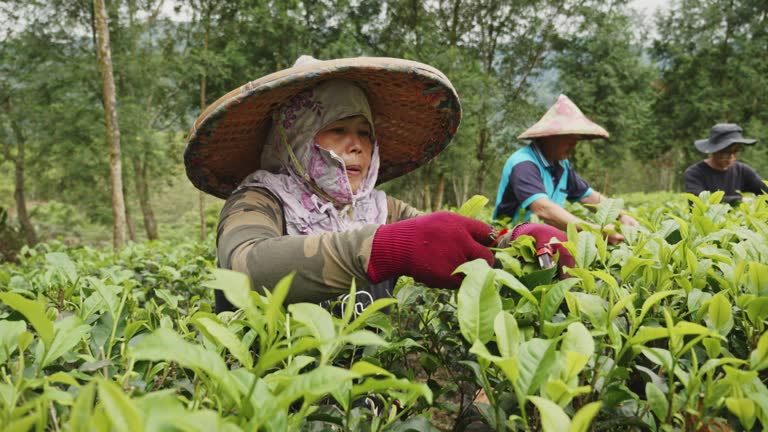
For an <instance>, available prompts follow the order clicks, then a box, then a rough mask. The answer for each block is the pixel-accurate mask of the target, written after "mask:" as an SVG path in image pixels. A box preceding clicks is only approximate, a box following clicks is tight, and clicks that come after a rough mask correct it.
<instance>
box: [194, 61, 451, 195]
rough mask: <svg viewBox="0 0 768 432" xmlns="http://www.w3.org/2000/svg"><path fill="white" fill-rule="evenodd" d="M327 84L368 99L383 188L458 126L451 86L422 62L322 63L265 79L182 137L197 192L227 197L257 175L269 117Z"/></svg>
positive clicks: (234, 94) (217, 106)
mask: <svg viewBox="0 0 768 432" xmlns="http://www.w3.org/2000/svg"><path fill="white" fill-rule="evenodd" d="M331 79H344V80H348V81H351V82H353V83H355V84H356V85H357V86H359V87H360V88H361V89H362V90H363V91H364V92H365V93H366V96H367V97H368V100H369V104H370V106H371V111H372V114H373V116H374V122H375V127H376V138H377V140H378V143H379V155H380V157H381V165H380V166H381V168H380V169H379V175H378V179H379V180H378V182H379V183H383V182H385V181H387V180H391V179H393V178H396V177H398V176H401V175H403V174H405V173H408V172H410V171H412V170H414V169H416V168H418V167H419V166H421V165H422V164H424V163H425V162H427V161H428V160H430V159H432V158H433V157H434V156H436V155H437V154H439V153H440V152H441V151H442V150H443V149H444V148H445V147H446V146H447V145H448V143H449V142H450V140H451V138H453V135H454V134H455V133H456V129H457V128H458V125H459V123H460V121H461V106H460V104H459V99H458V95H457V94H456V91H455V89H454V88H453V86H452V84H451V82H450V81H449V80H448V78H446V77H445V75H443V74H442V73H441V72H440V71H438V70H437V69H435V68H432V67H431V66H428V65H425V64H423V63H419V62H414V61H409V60H401V59H393V58H385V57H359V58H350V59H338V60H329V61H320V62H317V63H311V64H306V65H303V66H297V67H292V68H289V69H285V70H282V71H279V72H275V73H273V74H270V75H267V76H265V77H262V78H260V79H257V80H255V81H252V82H250V83H248V84H245V85H243V86H241V87H240V88H238V89H235V90H233V91H231V92H229V93H227V94H226V95H225V96H223V97H221V98H220V99H219V100H217V101H216V102H214V103H213V104H211V105H210V106H209V107H208V108H207V109H206V110H205V111H204V112H203V113H202V114H201V115H200V116H199V117H198V119H197V120H196V121H195V124H194V126H193V127H192V129H191V130H190V133H189V136H188V138H187V148H186V150H185V152H184V163H185V166H186V170H187V176H188V177H189V179H190V180H191V181H192V183H193V184H194V185H195V186H196V187H197V188H198V189H200V190H202V191H204V192H207V193H209V194H211V195H214V196H217V197H219V198H226V197H227V196H229V194H230V193H231V192H232V191H233V190H234V189H235V188H236V187H237V185H238V184H239V183H240V182H241V181H242V180H243V179H244V178H245V177H246V176H247V175H248V174H250V173H252V172H253V171H256V170H257V169H259V167H260V165H261V160H260V159H261V152H262V150H263V146H264V144H265V141H266V137H267V134H268V133H269V129H270V127H271V124H272V119H271V114H272V112H273V111H274V110H275V109H277V108H278V107H280V106H281V105H282V104H283V103H285V102H286V101H287V100H289V99H290V98H291V97H293V96H294V95H296V94H297V93H299V92H301V91H303V90H306V89H308V88H311V87H314V86H315V85H317V84H319V83H320V82H323V81H326V80H331Z"/></svg>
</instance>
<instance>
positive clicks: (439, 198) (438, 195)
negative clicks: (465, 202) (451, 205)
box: [432, 174, 461, 211]
mask: <svg viewBox="0 0 768 432" xmlns="http://www.w3.org/2000/svg"><path fill="white" fill-rule="evenodd" d="M444 194H445V174H440V175H439V176H438V180H437V191H435V200H434V201H432V202H433V204H432V210H433V211H438V210H440V209H441V208H442V207H443V195H444ZM458 205H461V203H458Z"/></svg>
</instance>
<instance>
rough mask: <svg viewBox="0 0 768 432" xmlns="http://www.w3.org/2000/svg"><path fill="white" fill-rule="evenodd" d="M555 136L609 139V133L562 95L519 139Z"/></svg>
mask: <svg viewBox="0 0 768 432" xmlns="http://www.w3.org/2000/svg"><path fill="white" fill-rule="evenodd" d="M554 135H580V136H581V138H582V139H594V138H608V131H606V130H605V129H603V128H602V127H600V126H599V125H597V124H595V123H594V122H593V121H592V120H590V119H588V118H587V117H586V116H585V115H584V114H583V113H582V112H581V110H580V109H579V107H577V106H576V104H575V103H573V102H572V101H571V100H570V99H568V96H566V95H560V97H558V98H557V102H555V104H554V105H552V106H551V107H550V108H549V110H548V111H547V112H546V114H544V117H542V118H541V120H539V121H538V122H537V123H536V124H535V125H533V126H531V127H530V128H528V130H526V131H525V132H523V133H522V134H520V136H518V137H517V139H531V138H541V137H546V136H554Z"/></svg>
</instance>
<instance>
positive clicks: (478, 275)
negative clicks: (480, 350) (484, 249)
mask: <svg viewBox="0 0 768 432" xmlns="http://www.w3.org/2000/svg"><path fill="white" fill-rule="evenodd" d="M456 271H457V272H463V273H465V274H466V275H467V277H465V278H464V281H462V283H461V287H460V288H459V292H458V294H457V298H458V300H457V302H458V311H457V315H458V319H459V327H460V329H461V334H462V335H463V336H464V339H466V340H467V341H469V342H470V343H474V342H475V341H476V340H479V341H481V342H482V343H486V342H488V341H489V340H491V338H492V337H493V320H494V319H495V318H496V315H497V314H498V313H499V312H500V311H501V297H500V296H499V292H498V291H497V290H496V286H495V284H494V281H495V276H496V273H495V272H494V271H493V269H491V267H490V266H489V265H488V263H487V262H486V261H485V260H483V259H476V260H474V261H470V262H467V263H464V264H462V265H460V266H459V267H458V268H457V269H456Z"/></svg>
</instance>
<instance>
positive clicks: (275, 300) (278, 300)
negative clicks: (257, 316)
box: [266, 273, 295, 339]
mask: <svg viewBox="0 0 768 432" xmlns="http://www.w3.org/2000/svg"><path fill="white" fill-rule="evenodd" d="M294 275H295V274H294V273H290V274H288V276H285V277H284V278H282V279H280V282H278V283H277V285H275V288H274V290H272V294H271V295H269V304H267V311H266V315H267V328H268V331H269V338H270V339H274V337H275V335H276V334H277V331H278V327H279V326H280V325H281V322H282V319H281V318H282V316H283V312H282V311H283V302H284V301H285V298H286V297H287V296H288V291H289V290H290V288H291V283H293V277H294Z"/></svg>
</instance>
